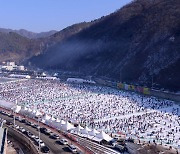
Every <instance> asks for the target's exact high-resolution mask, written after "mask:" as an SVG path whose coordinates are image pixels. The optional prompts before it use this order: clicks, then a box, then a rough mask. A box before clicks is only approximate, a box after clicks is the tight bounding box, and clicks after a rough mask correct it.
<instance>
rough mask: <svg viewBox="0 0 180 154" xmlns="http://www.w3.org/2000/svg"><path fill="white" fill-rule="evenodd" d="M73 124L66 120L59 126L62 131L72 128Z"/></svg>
mask: <svg viewBox="0 0 180 154" xmlns="http://www.w3.org/2000/svg"><path fill="white" fill-rule="evenodd" d="M73 128H74V126H73V125H72V124H70V123H69V122H68V121H67V122H66V123H65V124H63V125H62V126H61V129H62V130H64V131H68V130H72V129H73Z"/></svg>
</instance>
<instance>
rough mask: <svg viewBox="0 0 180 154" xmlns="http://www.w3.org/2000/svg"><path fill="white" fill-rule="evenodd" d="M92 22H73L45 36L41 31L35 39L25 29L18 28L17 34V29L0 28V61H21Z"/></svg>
mask: <svg viewBox="0 0 180 154" xmlns="http://www.w3.org/2000/svg"><path fill="white" fill-rule="evenodd" d="M93 23H94V22H87V23H86V22H83V23H79V24H75V25H72V26H69V27H67V28H65V29H63V30H62V31H60V32H57V33H55V34H53V35H51V36H48V37H45V38H43V37H42V35H43V33H41V34H42V35H41V38H37V39H30V38H32V35H33V37H34V36H35V35H34V33H31V32H27V31H26V30H20V31H18V33H19V34H18V33H17V31H15V32H14V31H13V32H11V31H12V30H10V29H0V62H3V61H9V60H11V61H15V62H17V63H23V62H24V61H26V60H27V59H29V58H31V57H32V56H35V55H38V54H40V53H41V52H43V51H46V50H47V49H48V48H49V47H51V46H53V45H54V44H56V43H57V42H61V41H63V40H64V39H67V38H69V37H71V36H72V35H74V34H76V33H78V32H80V31H81V30H83V29H85V28H86V27H89V26H90V25H92V24H93ZM39 36H40V34H39Z"/></svg>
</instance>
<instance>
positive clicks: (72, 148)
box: [68, 145, 77, 153]
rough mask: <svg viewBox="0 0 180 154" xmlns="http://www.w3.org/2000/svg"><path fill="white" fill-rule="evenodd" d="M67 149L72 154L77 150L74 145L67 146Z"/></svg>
mask: <svg viewBox="0 0 180 154" xmlns="http://www.w3.org/2000/svg"><path fill="white" fill-rule="evenodd" d="M68 149H69V150H70V151H71V152H73V153H75V152H77V148H76V147H75V146H74V145H69V146H68Z"/></svg>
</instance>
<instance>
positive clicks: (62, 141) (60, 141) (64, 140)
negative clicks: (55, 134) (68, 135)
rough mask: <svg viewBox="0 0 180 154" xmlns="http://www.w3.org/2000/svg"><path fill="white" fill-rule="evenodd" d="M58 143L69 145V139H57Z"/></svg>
mask: <svg viewBox="0 0 180 154" xmlns="http://www.w3.org/2000/svg"><path fill="white" fill-rule="evenodd" d="M57 143H58V144H63V145H68V141H67V140H66V139H60V140H58V141H57Z"/></svg>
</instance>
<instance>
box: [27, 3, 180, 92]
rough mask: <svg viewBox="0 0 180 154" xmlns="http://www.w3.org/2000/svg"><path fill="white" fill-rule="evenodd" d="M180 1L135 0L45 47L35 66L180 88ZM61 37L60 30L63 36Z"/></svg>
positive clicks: (37, 57) (172, 88)
mask: <svg viewBox="0 0 180 154" xmlns="http://www.w3.org/2000/svg"><path fill="white" fill-rule="evenodd" d="M179 8H180V1H179V0H135V1H133V2H132V3H130V4H128V5H126V6H124V7H123V8H121V9H120V10H118V11H116V12H114V13H112V14H110V15H108V16H106V17H103V18H102V19H99V20H97V21H96V22H95V23H93V24H92V25H90V26H88V27H87V28H85V29H83V30H81V31H80V32H77V33H75V34H73V35H70V36H69V37H67V38H65V39H63V40H62V41H60V42H58V41H57V42H56V43H54V44H53V45H51V46H50V47H48V48H46V50H45V51H44V52H42V53H41V54H40V55H38V56H34V57H33V58H31V59H30V62H31V63H32V64H33V65H35V66H37V67H41V68H43V69H46V70H52V69H56V70H57V69H58V70H62V71H70V72H81V73H83V74H84V75H93V76H99V77H106V78H111V79H115V80H121V81H123V82H127V83H136V84H143V85H147V86H149V87H150V86H151V84H152V80H153V83H154V85H153V86H159V87H163V88H168V89H171V90H174V91H177V90H179V89H180V80H179V79H180V71H179V68H180V52H179V51H180V18H179V17H180V9H179ZM60 33H61V32H60Z"/></svg>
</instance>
